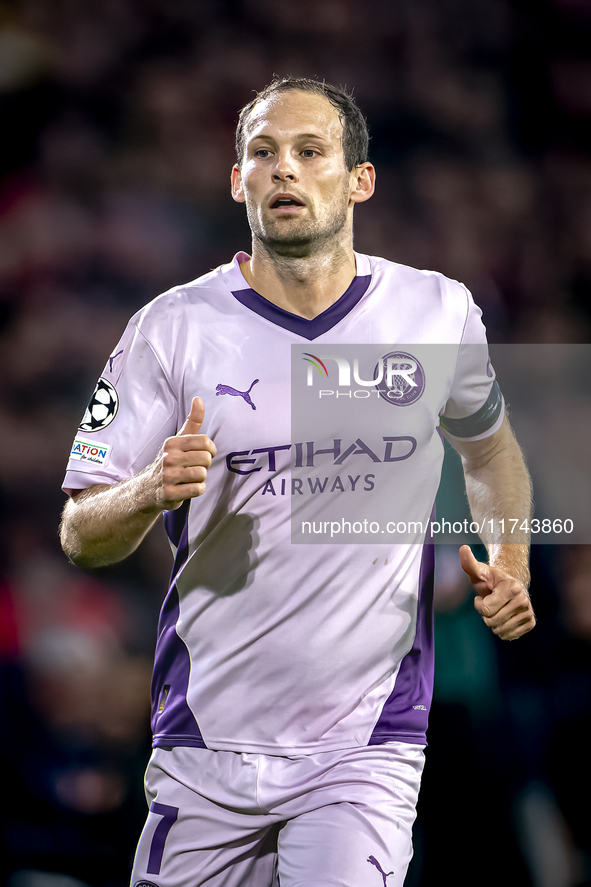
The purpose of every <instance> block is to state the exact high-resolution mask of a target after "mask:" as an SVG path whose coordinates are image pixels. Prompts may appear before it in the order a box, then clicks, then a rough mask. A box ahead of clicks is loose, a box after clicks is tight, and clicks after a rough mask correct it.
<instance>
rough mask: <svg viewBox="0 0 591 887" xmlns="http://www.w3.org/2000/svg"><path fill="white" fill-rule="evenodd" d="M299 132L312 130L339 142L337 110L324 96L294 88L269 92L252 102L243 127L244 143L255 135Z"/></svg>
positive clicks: (341, 130) (286, 134)
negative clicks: (269, 93) (262, 97)
mask: <svg viewBox="0 0 591 887" xmlns="http://www.w3.org/2000/svg"><path fill="white" fill-rule="evenodd" d="M301 133H308V134H310V133H316V134H318V135H319V136H323V137H324V138H326V139H328V140H329V141H331V142H335V143H338V144H339V145H340V144H341V143H342V136H343V125H342V123H341V119H340V116H339V112H338V111H337V109H336V108H335V107H334V105H332V104H331V103H330V102H329V100H328V99H327V98H326V97H325V96H323V95H319V94H317V93H313V92H303V91H302V90H294V89H292V90H288V91H286V92H276V93H273V94H272V95H270V96H269V98H267V99H264V100H263V101H260V102H257V103H256V105H255V106H254V108H253V109H252V111H251V112H250V114H249V116H248V120H247V122H246V126H245V139H246V141H247V142H248V141H251V140H252V139H254V138H256V137H257V136H263V135H267V136H275V137H288V138H289V137H295V136H297V135H298V134H301Z"/></svg>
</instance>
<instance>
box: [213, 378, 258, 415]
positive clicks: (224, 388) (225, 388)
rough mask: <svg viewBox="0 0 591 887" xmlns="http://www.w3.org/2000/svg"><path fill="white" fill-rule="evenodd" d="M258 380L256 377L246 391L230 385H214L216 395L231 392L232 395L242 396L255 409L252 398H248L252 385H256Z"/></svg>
mask: <svg viewBox="0 0 591 887" xmlns="http://www.w3.org/2000/svg"><path fill="white" fill-rule="evenodd" d="M258 381H259V380H258V379H255V380H254V382H253V383H252V385H251V386H250V388H249V389H248V391H238V390H237V389H236V388H232V386H231V385H216V387H215V394H216V397H219V395H220V394H231V395H232V396H233V397H242V398H243V400H245V401H246V403H248V404H250V406H251V407H252V408H253V410H256V407H255V405H254V404H253V402H252V400H251V399H250V392H251V391H252V389H253V387H254V386H255V385H256V383H257V382H258Z"/></svg>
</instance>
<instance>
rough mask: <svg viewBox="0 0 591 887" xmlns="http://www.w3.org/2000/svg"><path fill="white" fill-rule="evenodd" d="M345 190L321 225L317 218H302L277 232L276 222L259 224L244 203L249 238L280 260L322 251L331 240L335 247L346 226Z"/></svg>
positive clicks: (346, 201) (339, 243) (252, 212)
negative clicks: (256, 241) (248, 226)
mask: <svg viewBox="0 0 591 887" xmlns="http://www.w3.org/2000/svg"><path fill="white" fill-rule="evenodd" d="M347 194H348V190H347V189H344V190H343V198H344V199H343V201H342V202H339V205H338V206H337V207H335V210H334V212H333V214H332V215H331V216H330V218H329V219H328V220H327V221H326V223H325V224H324V225H323V226H322V227H321V226H320V225H319V223H318V222H317V221H302V222H299V223H298V224H296V225H293V224H292V225H291V228H290V230H287V231H285V232H284V233H280V232H279V231H278V230H277V229H278V228H279V225H278V221H279V220H277V221H276V222H273V224H272V225H271V226H269V227H268V228H265V227H264V226H263V225H261V224H260V223H259V219H258V216H257V215H256V212H255V211H253V210H252V209H251V208H250V207H249V205H248V204H247V205H246V214H247V217H248V223H249V225H250V230H251V232H252V236H253V238H255V239H256V240H258V241H259V243H261V244H262V245H263V247H264V249H265V252H267V253H268V254H269V255H270V256H273V255H275V256H277V257H278V258H284V259H305V258H308V257H311V256H314V255H318V254H320V253H323V252H325V251H326V248H327V246H329V245H330V244H331V243H334V244H335V245H337V246H339V247H340V245H341V241H342V236H341V235H342V232H343V231H344V229H345V228H346V226H347V203H348V198H347Z"/></svg>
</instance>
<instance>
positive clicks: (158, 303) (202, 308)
mask: <svg viewBox="0 0 591 887" xmlns="http://www.w3.org/2000/svg"><path fill="white" fill-rule="evenodd" d="M226 267H227V266H224V265H222V266H220V267H218V268H214V269H213V270H212V271H209V272H208V273H207V274H203V275H201V277H197V278H196V279H195V280H191V281H189V282H188V283H184V284H180V285H178V286H174V287H171V289H169V290H166V292H163V293H161V294H160V295H159V296H156V298H155V299H152V301H151V302H148V304H147V305H144V307H143V308H141V309H140V310H139V311H138V312H137V313H136V314H134V316H133V317H132V318H131V320H130V325H132V326H135V327H136V328H137V329H138V330H139V331H140V333H141V334H142V335H143V336H144V337H145V338H146V339H148V340H149V341H155V340H158V339H162V338H163V337H166V338H168V337H169V336H170V335H171V334H174V333H175V331H178V330H182V329H183V328H184V327H185V326H186V324H187V322H188V321H189V320H190V321H191V323H195V321H197V322H199V320H201V322H203V323H205V322H207V318H208V316H209V315H211V314H214V315H215V314H219V313H220V312H222V313H223V312H224V310H225V307H227V306H224V303H225V302H226V301H227V299H228V295H229V294H228V290H227V287H225V286H224V283H223V279H222V272H223V270H224V268H226Z"/></svg>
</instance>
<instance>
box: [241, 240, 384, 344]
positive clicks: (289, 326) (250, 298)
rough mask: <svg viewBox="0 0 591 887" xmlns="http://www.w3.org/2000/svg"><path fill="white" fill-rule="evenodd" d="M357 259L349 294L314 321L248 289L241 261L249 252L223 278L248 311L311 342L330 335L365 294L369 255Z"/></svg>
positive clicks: (368, 271)
mask: <svg viewBox="0 0 591 887" xmlns="http://www.w3.org/2000/svg"><path fill="white" fill-rule="evenodd" d="M355 257H356V259H357V276H356V277H355V278H354V279H353V280H352V282H351V284H350V286H349V287H348V289H347V291H346V292H345V293H343V295H342V296H341V297H340V299H337V301H336V302H334V303H333V304H332V305H330V306H329V307H328V308H327V309H326V311H323V312H322V314H318V315H317V316H316V317H313V318H312V319H311V320H308V319H307V318H305V317H300V315H299V314H292V313H291V311H286V310H285V309H284V308H280V307H279V306H278V305H274V304H273V302H269V300H268V299H265V298H264V296H261V295H260V294H259V293H257V292H255V290H253V289H251V288H250V287H249V286H247V287H245V286H244V284H245V280H244V277H243V275H242V272H241V270H240V265H241V264H242V262H246V261H248V259H249V258H250V256H248V255H247V254H246V253H238V254H237V255H236V256H234V261H233V262H232V263H231V265H229V266H226V269H224V272H223V273H224V275H225V276H226V284H227V285H228V287H229V289H230V292H231V293H232V295H233V296H234V298H235V299H237V301H238V302H240V304H241V305H244V307H245V308H248V309H249V310H250V311H253V312H254V313H255V314H258V315H259V316H260V317H264V318H265V320H269V321H270V322H271V323H274V324H276V326H280V327H282V328H283V329H285V330H289V332H291V333H295V334H296V335H297V336H301V337H302V338H304V339H308V340H309V341H310V340H312V339H317V338H318V336H321V335H323V333H326V332H328V331H329V330H331V329H332V328H333V327H334V326H336V325H337V323H339V321H341V320H342V319H343V317H346V315H347V314H348V313H349V312H350V311H351V310H352V309H353V308H354V307H355V305H356V304H357V303H358V302H359V300H360V299H361V298H362V297H363V296H364V295H365V293H366V292H367V289H368V287H369V284H370V282H371V268H370V264H369V259H368V258H367V256H364V255H361V254H359V253H355Z"/></svg>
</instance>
